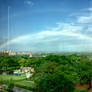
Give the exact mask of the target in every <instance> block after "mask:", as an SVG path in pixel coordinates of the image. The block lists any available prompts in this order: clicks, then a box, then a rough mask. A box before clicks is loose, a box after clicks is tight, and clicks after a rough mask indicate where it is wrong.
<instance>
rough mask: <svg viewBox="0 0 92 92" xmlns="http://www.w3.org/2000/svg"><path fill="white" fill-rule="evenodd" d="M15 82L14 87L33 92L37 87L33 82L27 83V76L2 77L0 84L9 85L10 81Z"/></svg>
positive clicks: (0, 77)
mask: <svg viewBox="0 0 92 92" xmlns="http://www.w3.org/2000/svg"><path fill="white" fill-rule="evenodd" d="M11 79H12V80H13V81H14V85H15V86H18V87H21V88H25V89H29V90H32V89H34V87H35V84H34V82H33V81H27V80H26V77H25V76H16V75H0V82H1V83H4V84H7V83H8V81H10V80H11Z"/></svg>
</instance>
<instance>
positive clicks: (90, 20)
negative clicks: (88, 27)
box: [78, 8, 92, 23]
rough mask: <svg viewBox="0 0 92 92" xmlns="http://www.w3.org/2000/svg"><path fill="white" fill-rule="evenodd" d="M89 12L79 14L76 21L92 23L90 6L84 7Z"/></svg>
mask: <svg viewBox="0 0 92 92" xmlns="http://www.w3.org/2000/svg"><path fill="white" fill-rule="evenodd" d="M86 10H87V12H89V15H88V16H85V15H84V16H79V17H78V23H92V8H88V9H86Z"/></svg>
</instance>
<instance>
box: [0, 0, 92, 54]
mask: <svg viewBox="0 0 92 92" xmlns="http://www.w3.org/2000/svg"><path fill="white" fill-rule="evenodd" d="M3 49H6V50H12V51H32V52H92V0H0V50H3Z"/></svg>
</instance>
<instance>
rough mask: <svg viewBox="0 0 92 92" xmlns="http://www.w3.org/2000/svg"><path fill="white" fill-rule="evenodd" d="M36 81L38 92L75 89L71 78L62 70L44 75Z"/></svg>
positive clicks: (64, 91)
mask: <svg viewBox="0 0 92 92" xmlns="http://www.w3.org/2000/svg"><path fill="white" fill-rule="evenodd" d="M36 83H37V91H38V92H73V91H74V89H75V87H74V83H73V82H72V81H71V79H69V78H68V76H67V75H66V74H65V73H62V72H56V73H54V74H48V75H44V76H43V77H41V78H40V80H39V81H36Z"/></svg>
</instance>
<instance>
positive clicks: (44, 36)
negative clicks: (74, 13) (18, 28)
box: [0, 9, 92, 52]
mask: <svg viewBox="0 0 92 92" xmlns="http://www.w3.org/2000/svg"><path fill="white" fill-rule="evenodd" d="M89 10H90V12H91V9H89ZM91 18H92V14H91V13H90V15H89V16H83V15H82V16H78V18H77V19H76V20H75V21H72V22H70V23H68V22H59V23H58V22H57V23H56V27H52V28H49V29H47V30H42V31H40V32H36V33H33V34H27V35H24V36H20V37H17V38H14V39H12V40H10V41H9V42H7V43H4V44H2V46H0V47H1V48H3V47H7V45H9V46H10V47H11V48H12V49H14V48H15V49H16V48H17V49H18V50H22V51H23V50H31V51H36V52H37V51H49V52H51V51H75V52H83V51H84V52H85V51H92V37H91V30H92V25H91V24H90V26H88V25H89V24H88V23H91Z"/></svg>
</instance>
